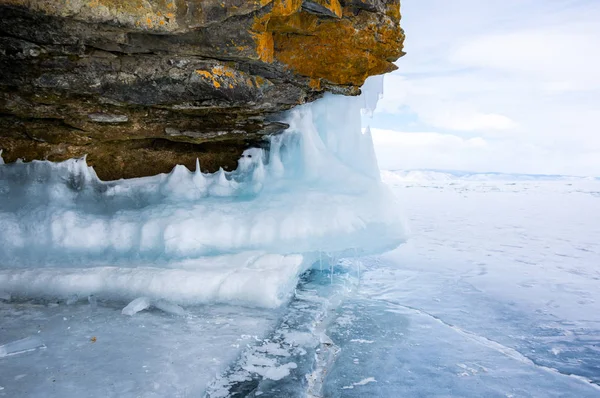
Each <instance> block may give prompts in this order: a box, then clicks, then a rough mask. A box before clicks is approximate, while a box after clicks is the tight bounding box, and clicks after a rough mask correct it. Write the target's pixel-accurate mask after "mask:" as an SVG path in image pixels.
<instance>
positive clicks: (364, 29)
mask: <svg viewBox="0 0 600 398" xmlns="http://www.w3.org/2000/svg"><path fill="white" fill-rule="evenodd" d="M399 3H400V1H399V0H0V15H1V18H0V149H3V150H4V152H3V157H4V159H5V161H6V162H11V161H14V160H16V159H17V158H22V159H24V160H27V161H29V160H33V159H48V160H54V161H58V160H64V159H67V158H72V157H80V156H83V155H86V154H87V155H88V159H87V160H88V164H90V165H93V166H94V167H95V168H96V171H97V173H98V175H99V176H100V178H102V179H117V178H122V177H125V178H127V177H137V176H144V175H151V174H156V173H159V172H168V171H169V170H170V169H171V168H172V167H173V166H174V165H175V164H184V165H186V166H188V167H190V168H192V167H193V165H194V163H195V160H196V158H200V161H201V164H202V165H203V169H205V171H214V170H215V169H217V168H218V167H220V166H222V167H224V168H225V169H233V168H235V165H236V161H237V159H238V158H239V156H240V154H241V151H243V150H244V149H245V148H246V147H248V146H260V145H265V142H266V141H265V140H264V139H263V138H264V136H265V135H267V134H276V133H277V132H279V131H282V130H283V129H284V128H285V127H286V126H285V125H284V124H282V123H279V122H277V120H278V115H279V114H280V113H281V112H282V111H284V110H287V109H289V108H291V107H293V106H295V105H298V104H302V103H305V102H308V101H313V100H315V99H317V98H319V97H320V96H321V95H322V94H323V93H324V92H326V91H330V92H334V93H340V94H345V95H356V94H358V93H359V87H360V86H361V85H362V83H363V82H364V80H365V79H366V78H367V77H368V76H371V75H375V74H382V73H386V72H389V71H391V70H393V69H395V66H394V64H393V63H392V62H393V61H395V60H397V59H398V58H399V57H400V56H402V55H403V52H402V44H403V40H404V33H403V31H402V29H401V28H400V25H399V21H400V4H399Z"/></svg>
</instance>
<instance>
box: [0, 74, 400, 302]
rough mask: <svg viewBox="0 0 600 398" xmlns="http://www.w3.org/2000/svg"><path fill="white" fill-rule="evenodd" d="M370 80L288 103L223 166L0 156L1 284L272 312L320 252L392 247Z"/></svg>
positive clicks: (394, 234) (58, 293)
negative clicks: (261, 138) (280, 119)
mask: <svg viewBox="0 0 600 398" xmlns="http://www.w3.org/2000/svg"><path fill="white" fill-rule="evenodd" d="M380 85H381V84H380V82H377V81H376V80H375V81H374V82H371V83H369V85H367V86H365V87H366V89H365V90H364V93H363V95H361V96H360V97H343V96H334V95H328V96H326V97H325V98H323V99H322V100H319V101H317V102H315V103H312V104H308V105H304V106H301V107H298V108H297V109H295V110H293V111H292V112H290V114H289V116H288V117H289V120H288V123H289V124H290V128H289V129H288V130H287V131H286V132H284V133H283V134H282V135H279V136H273V137H271V146H270V151H268V152H267V151H264V150H262V149H256V148H252V149H248V150H246V151H245V152H244V154H243V156H242V158H241V159H240V160H239V164H238V168H237V170H235V171H233V172H226V171H224V170H222V169H221V170H219V171H218V172H216V173H213V174H205V173H202V172H201V171H200V167H199V165H197V167H196V170H195V171H194V172H191V171H189V170H188V169H187V168H186V167H184V166H176V167H175V168H174V169H173V171H172V172H171V173H169V174H161V175H157V176H153V177H146V178H138V179H131V180H118V181H108V182H104V181H101V180H99V179H98V178H97V176H96V174H95V173H94V170H93V169H92V168H91V167H88V166H87V164H86V161H85V158H83V159H71V160H68V161H65V162H62V163H52V162H47V161H33V162H30V163H24V162H16V163H13V164H3V162H1V161H0V164H1V166H0V290H2V291H6V292H9V293H11V294H13V295H15V296H52V297H64V298H65V299H66V298H68V297H70V296H72V295H75V294H76V295H78V296H82V297H85V296H88V295H96V296H99V297H102V296H108V297H111V298H120V299H126V300H131V299H134V298H136V297H147V298H148V299H149V300H159V299H165V300H168V301H169V302H173V303H183V304H191V303H204V302H211V301H220V302H238V303H241V304H248V305H259V306H267V307H274V306H278V305H280V304H281V303H282V302H284V301H285V300H286V299H287V297H288V296H289V293H290V292H291V291H292V290H293V288H294V286H295V284H296V282H297V278H298V276H299V275H300V274H301V273H302V272H304V271H305V270H306V269H308V268H309V267H310V266H311V265H312V264H313V263H314V260H315V259H316V258H318V253H327V254H329V255H336V256H344V255H348V254H350V255H352V256H354V255H355V253H356V252H358V253H374V252H380V251H383V250H386V249H389V248H393V247H395V246H397V245H398V244H399V243H401V242H402V241H403V240H404V228H403V223H402V219H401V217H400V215H399V214H398V210H397V209H398V206H397V204H396V203H395V199H394V196H393V195H392V194H391V192H389V191H388V189H387V188H386V187H385V186H384V185H383V184H382V183H381V180H380V176H379V169H378V166H377V160H376V157H375V153H374V150H373V144H372V139H371V136H370V134H369V132H368V131H367V132H366V133H363V132H362V130H361V110H363V111H365V110H366V112H367V113H368V112H369V111H370V110H372V108H373V107H374V105H375V104H376V102H377V99H378V97H379V95H380V90H378V89H377V88H378V87H380ZM373 88H375V89H373Z"/></svg>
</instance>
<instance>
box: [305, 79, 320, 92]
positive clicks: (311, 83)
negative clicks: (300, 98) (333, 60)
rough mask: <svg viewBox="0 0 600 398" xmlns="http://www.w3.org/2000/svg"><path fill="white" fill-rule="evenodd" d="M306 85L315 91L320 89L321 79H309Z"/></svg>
mask: <svg viewBox="0 0 600 398" xmlns="http://www.w3.org/2000/svg"><path fill="white" fill-rule="evenodd" d="M308 86H309V87H310V88H312V89H313V90H315V91H319V90H321V79H314V78H313V79H310V81H309V82H308Z"/></svg>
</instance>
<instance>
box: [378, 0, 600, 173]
mask: <svg viewBox="0 0 600 398" xmlns="http://www.w3.org/2000/svg"><path fill="white" fill-rule="evenodd" d="M402 14H403V27H404V29H405V30H406V34H407V40H406V48H405V49H406V52H407V55H406V56H405V57H403V58H401V59H400V60H399V61H398V62H397V65H398V67H399V70H398V71H396V72H394V73H392V74H390V75H387V76H386V78H385V95H384V99H383V100H381V101H380V103H379V105H378V109H377V112H376V114H375V116H374V119H373V121H372V123H371V125H372V127H373V129H372V131H373V137H374V140H375V146H376V150H377V152H378V157H379V161H380V165H381V167H382V168H392V169H397V168H444V169H460V170H472V171H503V172H524V173H553V174H554V173H560V174H576V175H596V176H600V131H599V128H598V126H599V125H600V121H599V120H598V119H600V23H599V22H598V21H600V1H597V0H586V1H582V0H570V1H569V0H562V1H559V0H504V1H502V2H491V1H481V0H453V1H447V0H403V1H402Z"/></svg>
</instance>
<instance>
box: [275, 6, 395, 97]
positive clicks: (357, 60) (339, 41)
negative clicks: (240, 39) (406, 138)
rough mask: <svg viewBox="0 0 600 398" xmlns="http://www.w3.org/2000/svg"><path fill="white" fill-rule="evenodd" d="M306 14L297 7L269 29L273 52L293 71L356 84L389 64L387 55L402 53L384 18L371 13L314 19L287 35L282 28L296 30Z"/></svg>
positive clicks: (308, 16)
mask: <svg viewBox="0 0 600 398" xmlns="http://www.w3.org/2000/svg"><path fill="white" fill-rule="evenodd" d="M312 18H314V16H313V15H311V14H309V13H307V12H303V11H301V12H300V13H299V14H298V15H294V16H290V17H287V19H285V18H282V19H280V20H279V21H278V23H277V24H275V25H274V26H273V27H274V28H275V27H276V28H277V29H278V31H276V32H274V34H273V40H274V45H275V57H276V59H277V60H279V61H281V62H283V63H284V64H286V65H288V66H289V67H290V68H291V69H292V70H293V71H295V72H296V73H298V74H300V75H304V76H308V77H310V78H313V79H319V78H322V79H324V80H327V81H328V82H330V83H335V84H340V85H354V86H360V85H362V84H363V83H364V80H365V79H366V78H367V77H368V76H371V75H375V74H382V73H386V72H389V71H392V70H394V69H395V66H394V64H392V63H391V62H390V60H395V59H396V58H398V57H399V56H400V55H401V54H402V53H401V46H402V40H403V39H404V36H403V34H402V31H401V29H399V28H397V27H394V25H393V22H392V21H391V20H390V21H388V23H385V21H380V20H378V19H377V17H376V16H373V14H371V13H363V14H362V15H359V16H357V17H356V20H350V19H346V18H344V19H341V20H339V19H328V20H322V19H320V20H319V21H318V23H317V25H316V27H315V28H314V29H312V30H311V31H310V32H306V34H304V35H302V34H288V32H287V31H286V29H283V28H282V27H284V26H288V27H289V26H291V27H294V28H295V29H297V28H298V27H300V26H303V25H302V21H303V20H305V21H308V20H311V19H312ZM304 24H305V25H304V26H311V25H307V22H304ZM357 26H358V28H357ZM269 27H271V25H269Z"/></svg>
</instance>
